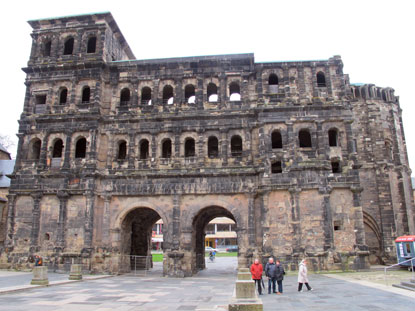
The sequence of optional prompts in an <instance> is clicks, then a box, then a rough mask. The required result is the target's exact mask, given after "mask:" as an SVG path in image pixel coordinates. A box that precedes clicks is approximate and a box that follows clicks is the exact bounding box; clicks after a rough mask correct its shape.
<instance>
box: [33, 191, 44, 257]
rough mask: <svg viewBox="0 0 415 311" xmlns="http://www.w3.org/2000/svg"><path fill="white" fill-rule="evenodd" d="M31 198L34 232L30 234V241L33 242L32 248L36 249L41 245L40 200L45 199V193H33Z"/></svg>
mask: <svg viewBox="0 0 415 311" xmlns="http://www.w3.org/2000/svg"><path fill="white" fill-rule="evenodd" d="M31 197H32V198H33V209H32V230H31V233H30V240H31V247H34V248H36V247H37V246H38V245H39V229H40V200H41V199H42V197H43V193H42V192H40V191H39V192H33V193H32V194H31ZM34 251H36V250H34Z"/></svg>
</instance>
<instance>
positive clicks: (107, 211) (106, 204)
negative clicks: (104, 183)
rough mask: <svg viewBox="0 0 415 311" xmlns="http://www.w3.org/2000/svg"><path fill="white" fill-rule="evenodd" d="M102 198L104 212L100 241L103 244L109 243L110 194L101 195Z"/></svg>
mask: <svg viewBox="0 0 415 311" xmlns="http://www.w3.org/2000/svg"><path fill="white" fill-rule="evenodd" d="M103 198H104V212H103V215H102V217H103V220H102V240H103V242H104V244H108V245H109V243H110V238H111V237H110V227H111V223H110V222H111V220H110V215H111V212H110V202H111V194H109V193H106V194H104V195H103Z"/></svg>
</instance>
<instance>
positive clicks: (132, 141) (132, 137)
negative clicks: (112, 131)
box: [127, 133, 136, 169]
mask: <svg viewBox="0 0 415 311" xmlns="http://www.w3.org/2000/svg"><path fill="white" fill-rule="evenodd" d="M129 138H130V143H129V144H128V154H127V157H128V168H129V169H133V168H134V166H135V165H134V164H135V157H136V156H135V135H134V133H130V134H129Z"/></svg>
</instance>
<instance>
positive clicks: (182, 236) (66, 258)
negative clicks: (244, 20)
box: [2, 13, 414, 277]
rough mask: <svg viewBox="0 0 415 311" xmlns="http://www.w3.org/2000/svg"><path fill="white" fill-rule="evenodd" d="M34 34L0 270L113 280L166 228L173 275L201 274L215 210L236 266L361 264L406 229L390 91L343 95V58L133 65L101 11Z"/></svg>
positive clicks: (245, 57) (406, 193)
mask: <svg viewBox="0 0 415 311" xmlns="http://www.w3.org/2000/svg"><path fill="white" fill-rule="evenodd" d="M29 24H30V25H31V26H32V28H33V33H32V38H33V44H32V50H31V55H30V59H29V62H28V66H27V67H26V68H24V69H23V70H24V71H25V72H26V73H27V79H26V86H27V90H26V97H25V102H24V111H23V113H22V115H21V119H20V121H19V122H20V128H19V134H18V136H19V144H18V155H17V162H16V170H15V174H14V176H13V179H12V185H11V188H10V195H9V205H8V228H7V240H6V247H5V249H4V250H3V252H2V263H3V265H6V266H7V265H8V266H13V267H20V266H24V265H25V263H26V259H27V258H28V256H30V255H32V254H34V253H39V254H41V255H42V256H43V257H44V258H46V259H47V262H48V263H49V265H51V266H54V267H55V268H56V269H69V267H70V264H71V263H81V264H83V267H84V269H87V270H90V271H96V272H100V271H105V272H113V273H117V272H123V271H125V270H128V269H129V266H128V259H127V260H126V259H125V258H128V257H127V256H126V255H139V256H146V255H148V254H149V251H150V241H151V228H152V226H153V224H154V223H155V222H156V221H158V220H159V219H160V218H161V219H162V220H163V223H164V229H163V231H164V232H163V234H164V245H163V249H164V255H165V256H164V258H165V260H164V273H165V274H166V275H170V276H179V277H182V276H191V275H193V274H194V273H196V272H197V271H198V270H199V269H203V268H204V266H205V263H204V237H205V228H206V226H207V224H208V222H209V221H210V220H212V219H213V218H215V217H229V218H231V219H233V220H234V221H235V222H236V225H237V236H238V238H237V239H238V246H239V257H238V262H239V265H240V266H241V267H244V266H247V265H248V263H250V262H252V260H253V257H262V258H267V257H268V256H271V255H274V256H276V257H278V258H279V259H281V260H282V261H283V262H284V263H285V264H286V265H288V266H289V268H292V269H295V268H296V266H297V263H298V261H299V260H300V259H301V258H303V257H305V256H306V257H308V258H309V259H310V261H311V262H312V264H313V268H314V269H332V268H356V269H357V268H362V267H367V266H368V264H369V260H370V261H371V262H372V263H375V262H382V261H390V260H392V259H393V257H394V252H395V250H394V245H393V239H394V238H395V237H396V236H397V235H401V234H404V233H414V208H413V200H412V196H411V188H410V169H409V166H408V159H407V154H406V146H405V137H404V133H403V125H402V119H401V110H400V108H399V100H398V97H396V96H395V95H394V91H393V89H390V88H379V87H376V86H374V85H351V84H350V82H349V77H348V75H346V74H344V73H343V70H342V68H343V63H342V60H341V58H340V57H339V56H334V57H332V58H330V59H328V60H320V61H298V62H273V63H257V62H255V61H254V55H253V54H237V55H219V56H202V57H186V58H172V59H157V60H135V57H134V55H133V53H132V52H131V50H130V48H129V46H128V44H127V42H126V40H125V39H124V37H123V35H122V34H121V32H120V30H119V28H118V26H117V24H116V23H115V21H114V19H113V18H112V16H111V14H110V13H99V14H90V15H82V16H71V17H63V18H55V19H46V20H35V21H30V22H29ZM369 255H370V256H369ZM75 261H76V262H75ZM126 262H127V263H126Z"/></svg>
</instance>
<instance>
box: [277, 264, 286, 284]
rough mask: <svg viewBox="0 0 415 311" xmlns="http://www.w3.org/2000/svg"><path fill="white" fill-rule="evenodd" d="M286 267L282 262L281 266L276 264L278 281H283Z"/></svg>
mask: <svg viewBox="0 0 415 311" xmlns="http://www.w3.org/2000/svg"><path fill="white" fill-rule="evenodd" d="M284 274H285V271H284V267H283V266H282V265H281V264H280V265H279V266H278V265H276V266H275V277H276V278H277V281H282V280H284Z"/></svg>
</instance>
